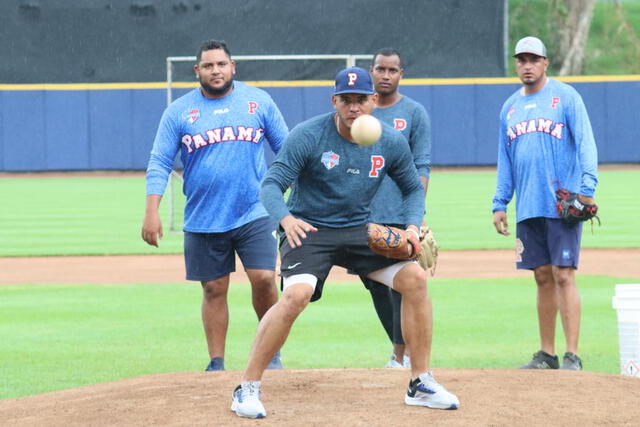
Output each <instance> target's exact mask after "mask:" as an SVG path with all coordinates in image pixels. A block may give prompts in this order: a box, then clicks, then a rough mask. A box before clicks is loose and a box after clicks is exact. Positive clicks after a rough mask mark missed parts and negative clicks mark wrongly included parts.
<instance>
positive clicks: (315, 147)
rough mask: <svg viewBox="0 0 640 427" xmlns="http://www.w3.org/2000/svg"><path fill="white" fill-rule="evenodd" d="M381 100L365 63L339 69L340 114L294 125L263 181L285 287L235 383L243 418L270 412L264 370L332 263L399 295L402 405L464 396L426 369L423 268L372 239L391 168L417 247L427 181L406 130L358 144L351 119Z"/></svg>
mask: <svg viewBox="0 0 640 427" xmlns="http://www.w3.org/2000/svg"><path fill="white" fill-rule="evenodd" d="M376 98H377V95H376V94H375V93H374V90H373V84H372V82H371V76H370V75H369V73H368V72H367V71H366V70H364V69H362V68H357V67H352V68H347V69H345V70H342V71H340V72H339V73H338V74H337V76H336V81H335V88H334V95H333V97H332V102H333V106H334V108H335V112H332V113H327V114H322V115H320V116H317V117H314V118H312V119H310V120H307V121H305V122H303V123H301V124H299V125H298V126H296V127H295V128H294V129H293V130H292V131H291V133H290V134H289V136H288V137H287V140H286V141H285V143H284V145H283V147H282V150H281V151H280V153H279V154H278V156H277V158H276V160H275V161H274V163H273V165H272V166H271V168H269V171H268V172H267V175H266V177H265V179H264V181H263V183H262V191H261V199H262V201H263V203H264V206H265V207H266V209H267V211H268V212H269V214H270V216H271V218H272V219H274V220H275V221H277V222H278V223H279V224H280V227H281V230H282V232H281V240H280V256H281V263H280V265H281V275H282V288H283V292H282V298H281V299H280V300H279V301H278V303H276V304H275V305H274V306H273V307H272V308H271V309H270V310H269V312H268V313H267V314H266V315H265V316H264V317H263V318H262V320H261V321H260V325H259V326H258V331H257V333H256V337H255V340H254V343H253V348H252V350H251V355H250V359H249V362H248V364H247V368H246V369H245V371H244V374H243V378H242V382H241V384H240V385H239V386H238V387H237V388H236V389H235V390H234V393H233V402H232V405H231V409H232V410H234V411H235V412H236V414H237V415H239V416H241V417H248V418H263V417H265V416H266V410H265V408H264V406H263V404H262V402H261V399H260V385H261V380H262V375H263V373H264V369H265V368H266V366H267V364H268V363H269V360H270V359H271V357H272V356H273V354H274V353H275V352H276V351H277V350H278V349H279V348H280V347H281V346H282V345H283V344H284V342H285V340H286V338H287V336H288V334H289V331H290V330H291V326H292V324H293V322H294V321H295V319H296V318H297V317H298V315H299V314H300V313H301V312H302V311H303V310H304V308H305V307H306V306H307V305H308V303H309V302H310V301H315V300H317V299H319V298H320V297H321V295H322V289H323V286H324V284H325V280H326V278H327V275H328V274H329V271H330V270H331V267H332V266H333V265H339V266H342V267H345V268H347V269H350V270H352V271H354V272H355V273H356V274H359V275H362V276H365V277H369V278H371V279H373V280H375V281H377V282H380V283H383V284H385V285H386V286H389V287H392V288H394V289H396V290H397V291H398V292H400V293H401V294H402V296H403V303H402V324H403V328H402V332H403V334H404V338H405V341H406V343H407V346H408V347H409V349H410V356H411V379H410V382H409V387H408V390H407V392H406V394H405V398H404V399H405V404H407V405H415V406H426V407H430V408H438V409H455V408H457V407H458V406H459V404H460V402H459V401H458V398H457V397H456V396H455V395H453V394H452V393H449V392H448V391H447V390H446V389H445V388H444V387H443V386H442V385H440V384H439V383H438V382H436V380H435V379H434V378H433V376H432V374H431V372H430V371H429V356H430V351H431V329H430V327H429V326H430V325H431V303H430V300H429V296H428V294H427V289H426V272H425V271H424V270H423V269H422V268H421V267H420V266H419V265H418V263H417V262H415V261H399V260H394V259H390V258H386V257H382V256H379V255H376V254H375V253H374V252H372V251H371V249H369V247H368V246H367V223H368V221H369V215H370V211H369V204H370V203H371V199H372V198H373V196H374V195H375V193H376V191H377V190H378V188H379V187H380V184H381V182H382V180H383V179H384V177H385V176H387V175H389V176H390V177H391V178H392V179H393V180H394V181H395V182H396V183H397V184H398V187H399V188H400V191H401V192H402V195H403V201H404V202H405V203H406V204H405V206H406V210H407V212H406V218H407V219H406V223H407V224H408V226H407V233H408V235H410V236H411V237H410V239H411V242H412V245H413V246H414V248H415V250H416V253H417V252H419V251H420V243H419V241H418V229H419V227H420V224H421V223H422V217H423V213H424V189H423V186H422V183H421V182H420V179H419V178H418V173H417V171H416V168H415V166H414V164H413V158H412V155H411V151H410V150H409V145H408V144H407V141H406V139H405V138H404V137H403V136H402V134H400V133H399V132H397V131H396V130H394V129H393V128H391V127H390V126H388V125H385V124H383V125H382V128H383V129H382V136H381V137H380V140H379V141H378V142H376V143H375V144H373V145H370V146H360V145H358V144H356V143H355V142H354V140H353V138H352V136H351V125H352V124H353V122H354V120H355V119H356V118H358V117H360V116H361V115H362V114H370V113H371V111H372V110H373V108H374V106H375V103H376ZM289 187H291V193H290V195H289V198H288V200H287V202H286V203H285V202H284V200H283V196H284V193H285V191H286V190H287V189H288V188H289ZM309 398H312V397H311V396H310V397H309Z"/></svg>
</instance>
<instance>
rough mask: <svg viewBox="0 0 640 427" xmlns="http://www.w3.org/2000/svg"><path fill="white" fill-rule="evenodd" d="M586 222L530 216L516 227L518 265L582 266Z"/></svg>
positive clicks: (524, 266)
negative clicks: (581, 244)
mask: <svg viewBox="0 0 640 427" xmlns="http://www.w3.org/2000/svg"><path fill="white" fill-rule="evenodd" d="M581 237H582V223H581V222H580V223H578V224H575V225H569V224H567V222H566V221H564V220H563V219H554V218H529V219H526V220H524V221H521V222H519V223H518V225H517V228H516V266H517V267H518V268H519V269H522V270H533V269H535V268H537V267H540V266H543V265H547V264H551V265H555V266H557V267H573V268H576V269H577V268H578V261H579V259H580V239H581Z"/></svg>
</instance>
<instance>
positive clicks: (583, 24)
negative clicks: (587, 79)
mask: <svg viewBox="0 0 640 427" xmlns="http://www.w3.org/2000/svg"><path fill="white" fill-rule="evenodd" d="M562 3H563V4H562ZM595 4H596V0H564V2H562V1H560V0H556V1H554V2H553V6H552V13H557V14H559V15H561V14H563V12H565V11H566V12H565V13H566V19H565V21H564V23H563V25H560V29H559V36H560V43H559V46H558V47H559V48H558V50H556V53H557V55H556V57H555V58H552V60H554V61H558V62H559V63H560V64H561V65H560V72H559V74H560V75H561V76H568V75H579V74H581V73H582V67H583V64H584V51H585V46H586V45H587V38H588V37H589V27H590V26H591V18H592V17H593V9H594V7H595ZM560 8H562V9H563V10H560Z"/></svg>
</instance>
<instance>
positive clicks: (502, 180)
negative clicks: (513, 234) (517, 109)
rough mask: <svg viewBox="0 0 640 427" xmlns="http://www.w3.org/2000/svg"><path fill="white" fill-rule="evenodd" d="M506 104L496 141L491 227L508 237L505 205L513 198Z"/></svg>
mask: <svg viewBox="0 0 640 427" xmlns="http://www.w3.org/2000/svg"><path fill="white" fill-rule="evenodd" d="M506 111H507V108H506V104H505V107H503V109H502V113H501V114H500V137H499V139H498V173H497V177H496V192H495V195H494V196H493V206H492V211H493V225H494V227H495V228H496V231H497V232H498V233H500V234H502V235H504V236H508V235H509V226H508V223H507V205H508V204H509V202H510V201H511V198H512V197H513V191H514V184H513V175H512V173H513V169H512V165H511V158H510V157H509V153H508V152H507V138H508V136H507V121H506Z"/></svg>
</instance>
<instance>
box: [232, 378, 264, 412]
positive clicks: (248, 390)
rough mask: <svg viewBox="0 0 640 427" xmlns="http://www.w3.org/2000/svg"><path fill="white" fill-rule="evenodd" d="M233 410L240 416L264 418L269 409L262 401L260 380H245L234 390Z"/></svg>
mask: <svg viewBox="0 0 640 427" xmlns="http://www.w3.org/2000/svg"><path fill="white" fill-rule="evenodd" d="M231 410H232V411H235V412H236V415H238V416H239V417H245V418H264V417H266V416H267V411H266V409H264V406H263V405H262V402H260V381H243V382H242V384H240V385H239V386H238V387H236V389H235V390H234V391H233V402H231Z"/></svg>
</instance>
